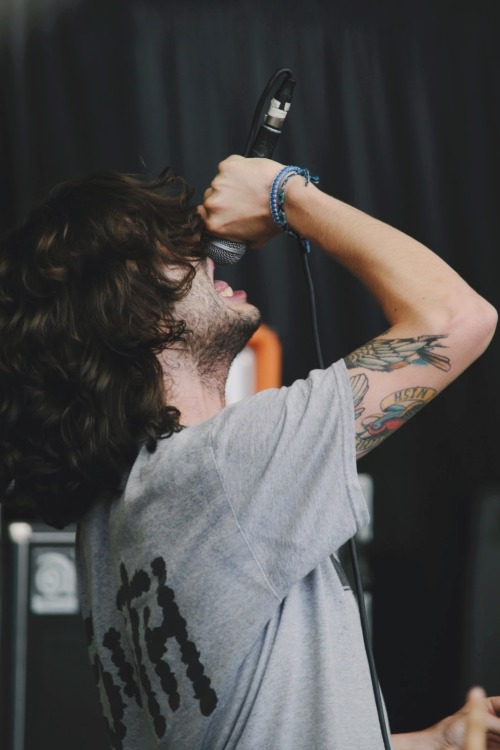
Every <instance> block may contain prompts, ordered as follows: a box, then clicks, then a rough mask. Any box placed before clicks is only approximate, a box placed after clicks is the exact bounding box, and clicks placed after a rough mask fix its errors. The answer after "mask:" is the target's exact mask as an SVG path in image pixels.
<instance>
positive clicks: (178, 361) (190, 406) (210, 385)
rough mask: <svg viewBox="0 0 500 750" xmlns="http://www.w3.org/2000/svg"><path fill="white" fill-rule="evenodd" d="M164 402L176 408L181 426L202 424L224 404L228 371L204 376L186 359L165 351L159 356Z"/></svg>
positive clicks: (224, 368) (223, 369)
mask: <svg viewBox="0 0 500 750" xmlns="http://www.w3.org/2000/svg"><path fill="white" fill-rule="evenodd" d="M161 364H162V368H163V382H164V385H165V394H166V402H167V403H168V404H169V405H172V406H175V407H176V408H177V409H179V411H180V413H181V416H180V419H179V422H180V424H182V425H183V426H185V427H190V426H192V425H195V424H198V423H200V422H204V421H205V420H207V419H210V418H211V417H214V416H215V415H216V414H218V412H219V411H221V409H223V408H224V406H225V405H226V401H225V388H226V380H227V375H228V372H229V368H228V367H221V368H220V371H218V372H211V373H210V377H206V376H205V375H203V374H202V373H200V372H199V368H197V366H196V365H195V363H194V362H192V360H190V358H189V357H186V356H181V355H180V353H179V352H174V351H172V350H169V351H168V355H167V353H166V352H164V353H163V354H162V355H161Z"/></svg>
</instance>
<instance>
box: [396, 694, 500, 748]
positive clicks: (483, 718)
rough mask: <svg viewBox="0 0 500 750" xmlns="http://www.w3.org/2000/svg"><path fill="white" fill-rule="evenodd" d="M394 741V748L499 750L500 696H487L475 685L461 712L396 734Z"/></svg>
mask: <svg viewBox="0 0 500 750" xmlns="http://www.w3.org/2000/svg"><path fill="white" fill-rule="evenodd" d="M392 742H393V745H394V750H498V748H500V696H497V697H493V698H486V696H485V693H484V691H483V690H482V689H481V688H473V689H472V690H471V691H469V694H468V696H467V703H466V704H465V705H464V706H463V707H462V708H461V709H460V711H457V712H456V713H455V714H453V715H452V716H448V717H447V718H446V719H443V720H442V721H440V722H438V723H437V724H435V725H434V726H433V727H430V728H429V729H425V730H423V731H422V732H412V733H409V734H395V735H393V736H392Z"/></svg>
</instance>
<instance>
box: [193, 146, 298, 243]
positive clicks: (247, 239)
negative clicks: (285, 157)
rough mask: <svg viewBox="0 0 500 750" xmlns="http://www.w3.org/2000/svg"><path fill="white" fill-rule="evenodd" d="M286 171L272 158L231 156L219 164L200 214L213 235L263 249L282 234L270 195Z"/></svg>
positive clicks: (204, 197) (206, 191) (200, 208)
mask: <svg viewBox="0 0 500 750" xmlns="http://www.w3.org/2000/svg"><path fill="white" fill-rule="evenodd" d="M282 168H283V165H282V164H279V163H278V162H275V161H271V160H270V159H245V158H243V157H242V156H230V157H228V158H227V159H225V160H224V161H223V162H221V163H220V164H219V169H218V172H217V175H216V176H215V178H214V179H213V180H212V184H211V185H210V187H209V188H208V189H207V190H205V193H204V196H203V205H202V206H198V213H199V214H200V216H201V217H202V219H203V221H204V222H205V226H206V228H207V230H208V232H210V234H213V235H215V236H216V237H224V238H225V239H228V240H233V241H237V242H244V243H246V244H248V245H250V246H251V247H261V246H262V245H263V244H265V243H266V242H268V241H269V240H270V239H271V238H272V237H274V236H275V235H277V234H279V233H280V230H279V228H278V227H277V226H276V225H275V224H274V222H273V220H272V218H271V212H270V210H269V192H270V190H271V186H272V184H273V181H274V178H275V177H276V175H277V174H278V172H279V171H280V170H281V169H282Z"/></svg>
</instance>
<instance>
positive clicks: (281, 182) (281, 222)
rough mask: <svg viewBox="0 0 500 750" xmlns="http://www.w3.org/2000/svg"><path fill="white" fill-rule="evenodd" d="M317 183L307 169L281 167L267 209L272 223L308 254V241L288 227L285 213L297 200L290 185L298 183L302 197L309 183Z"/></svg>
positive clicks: (315, 178) (272, 187) (317, 179)
mask: <svg viewBox="0 0 500 750" xmlns="http://www.w3.org/2000/svg"><path fill="white" fill-rule="evenodd" d="M299 178H300V179H299ZM318 181H319V178H318V177H314V176H312V175H311V174H310V172H309V170H308V169H303V168H301V167H297V166H288V167H283V169H281V170H280V172H278V174H277V175H276V177H275V179H274V181H273V184H272V186H271V190H270V194H269V209H270V213H271V218H272V220H273V222H274V223H275V225H276V226H277V227H279V228H280V229H281V230H282V231H284V232H286V234H288V235H290V236H291V237H293V238H294V239H296V240H299V241H301V243H302V245H303V248H304V250H305V251H306V252H309V249H310V247H309V241H308V240H307V239H306V237H304V236H302V234H301V233H300V232H299V231H296V229H295V228H294V227H292V226H291V225H290V222H289V220H288V216H287V211H288V209H289V207H290V206H293V205H294V204H296V203H297V200H298V195H297V190H296V187H295V188H292V183H294V184H295V186H297V184H299V183H300V184H301V185H302V191H301V193H302V195H304V189H305V188H307V187H309V185H310V184H311V183H317V182H318ZM291 195H293V196H294V197H293V199H292V200H290V196H291Z"/></svg>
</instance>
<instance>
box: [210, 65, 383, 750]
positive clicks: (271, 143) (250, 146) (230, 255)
mask: <svg viewBox="0 0 500 750" xmlns="http://www.w3.org/2000/svg"><path fill="white" fill-rule="evenodd" d="M281 76H285V81H284V82H283V84H282V86H281V87H280V89H279V92H278V93H277V94H276V100H275V99H273V100H272V102H271V107H270V109H269V111H268V114H267V116H266V118H265V120H264V123H263V124H262V125H261V127H260V129H259V130H257V128H258V124H259V121H260V119H261V117H262V112H263V109H264V105H265V102H266V100H267V98H268V97H269V95H270V93H271V91H272V89H273V87H274V86H275V85H276V82H277V81H278V79H279V78H280V77H281ZM294 86H295V80H294V79H293V73H292V71H291V70H290V69H289V68H280V69H279V70H277V71H276V72H275V73H274V74H273V75H272V77H271V78H270V80H269V82H268V84H267V86H266V87H265V89H264V91H263V92H262V94H261V97H260V99H259V101H258V103H257V106H256V108H255V112H254V116H253V119H252V124H251V126H250V131H249V133H248V137H247V141H246V146H245V151H244V156H247V157H249V156H264V157H267V158H270V157H271V156H272V153H273V150H274V147H275V145H276V142H277V140H278V138H279V135H280V133H281V127H282V125H283V122H284V119H285V117H286V112H287V111H288V108H289V106H290V101H291V97H292V94H293V87H294ZM278 97H281V102H280V101H279V98H278ZM275 104H278V107H277V108H282V109H283V110H285V109H286V111H283V112H282V113H281V116H280V118H279V120H276V119H274V118H273V113H274V108H275V107H274V105H275ZM287 105H288V107H287ZM297 243H298V247H299V252H300V256H301V259H302V265H303V269H304V276H305V280H306V286H307V292H308V300H309V309H310V315H311V325H312V334H313V339H314V348H315V352H316V359H317V363H318V366H319V367H320V368H321V369H324V361H323V353H322V350H321V342H320V337H319V330H318V316H317V310H316V299H315V291H314V283H313V279H312V275H311V269H310V266H309V258H308V251H307V249H306V247H305V245H304V242H303V240H302V238H299V239H298V240H297ZM245 249H246V246H245V245H244V244H242V243H233V242H231V241H229V240H222V239H220V238H212V241H211V243H210V244H209V246H208V254H209V256H210V257H211V258H212V259H213V260H214V261H215V262H216V263H222V264H227V263H235V262H237V261H238V260H240V259H241V258H242V257H243V254H244V252H245ZM348 545H349V552H350V557H351V563H352V570H353V576H354V581H353V588H354V592H355V595H356V599H357V602H358V608H359V615H360V620H361V630H362V633H363V642H364V646H365V651H366V656H367V660H368V666H369V670H370V678H371V683H372V688H373V695H374V698H375V705H376V709H377V715H378V720H379V724H380V731H381V733H382V740H383V743H384V748H385V750H391V743H390V740H389V733H388V729H387V721H386V715H385V711H384V706H383V702H382V694H381V690H380V685H379V681H378V677H377V671H376V668H375V659H374V656H373V650H372V646H371V641H370V629H369V625H368V617H367V614H366V607H365V600H364V592H363V584H362V580H361V573H360V569H359V562H358V555H357V550H356V542H355V540H354V538H352V539H350V540H349V543H348Z"/></svg>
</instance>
